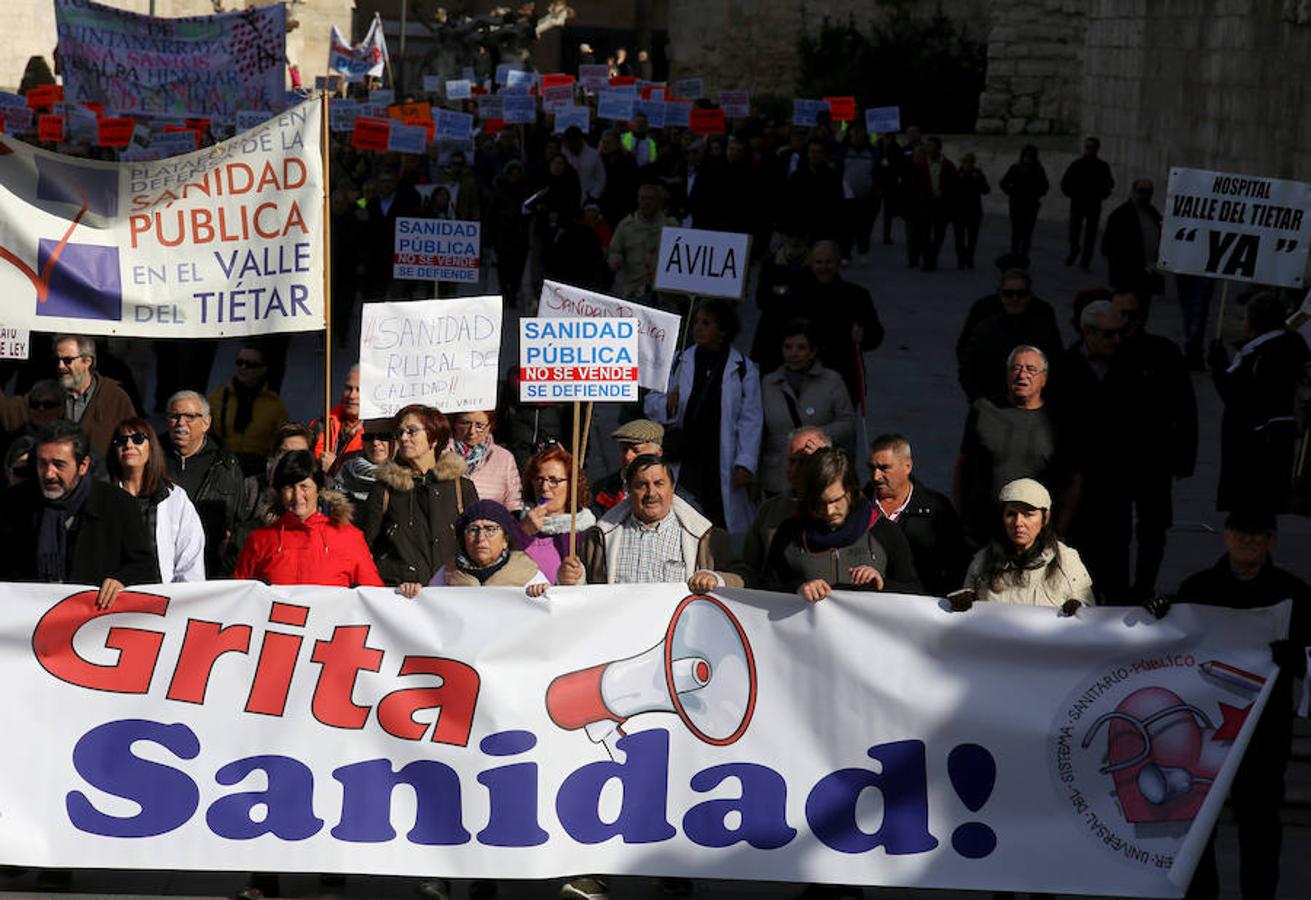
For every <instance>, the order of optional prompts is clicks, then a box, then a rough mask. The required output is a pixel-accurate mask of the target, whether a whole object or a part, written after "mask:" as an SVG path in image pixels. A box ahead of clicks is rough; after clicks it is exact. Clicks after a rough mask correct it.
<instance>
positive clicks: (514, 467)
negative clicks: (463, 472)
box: [446, 434, 523, 512]
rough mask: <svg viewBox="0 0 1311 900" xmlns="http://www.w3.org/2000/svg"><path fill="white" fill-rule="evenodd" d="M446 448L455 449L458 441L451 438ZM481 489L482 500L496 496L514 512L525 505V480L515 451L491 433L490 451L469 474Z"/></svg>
mask: <svg viewBox="0 0 1311 900" xmlns="http://www.w3.org/2000/svg"><path fill="white" fill-rule="evenodd" d="M446 449H447V450H450V451H451V452H456V451H455V441H454V439H452V440H451V442H450V443H449V444H447V445H446ZM467 477H468V478H469V479H470V480H472V481H473V486H474V487H476V488H477V489H478V499H479V500H495V501H496V502H497V503H499V504H501V505H502V506H504V507H505V508H506V509H508V510H510V511H511V512H514V511H515V510H518V509H522V508H523V484H522V483H521V482H520V480H519V464H518V463H517V462H515V459H514V454H513V453H511V452H510V451H509V450H506V449H505V448H504V447H500V446H498V445H497V443H496V441H495V440H494V439H493V438H492V436H491V435H490V434H489V435H488V436H487V453H486V455H484V456H483V458H482V461H481V462H480V463H478V468H476V469H474V470H473V472H472V473H470V474H469V475H468V476H467Z"/></svg>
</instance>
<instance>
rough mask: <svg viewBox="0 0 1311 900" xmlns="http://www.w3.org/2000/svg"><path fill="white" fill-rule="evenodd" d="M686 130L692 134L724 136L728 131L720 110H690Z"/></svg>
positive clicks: (722, 112)
mask: <svg viewBox="0 0 1311 900" xmlns="http://www.w3.org/2000/svg"><path fill="white" fill-rule="evenodd" d="M688 128H690V129H691V131H692V133H693V134H724V133H725V132H726V131H727V130H728V127H727V125H726V124H725V123H724V111H723V110H722V109H694V110H692V115H691V118H690V120H689V121H688Z"/></svg>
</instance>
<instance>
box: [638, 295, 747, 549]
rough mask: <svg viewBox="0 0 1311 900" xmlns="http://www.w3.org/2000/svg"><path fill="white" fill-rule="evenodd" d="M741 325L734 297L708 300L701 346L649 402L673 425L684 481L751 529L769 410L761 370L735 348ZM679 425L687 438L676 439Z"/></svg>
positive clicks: (712, 514) (702, 308)
mask: <svg viewBox="0 0 1311 900" xmlns="http://www.w3.org/2000/svg"><path fill="white" fill-rule="evenodd" d="M737 332H738V319H737V313H736V312H735V311H734V309H733V306H732V304H730V303H728V302H727V301H724V300H705V301H702V303H701V304H700V305H699V306H698V307H697V308H696V312H695V313H694V314H693V316H692V342H693V346H691V347H688V348H687V349H686V350H684V351H683V352H682V353H681V354H679V357H678V360H677V361H676V363H675V365H674V370H673V372H672V373H671V374H670V377H669V392H668V393H659V392H653V393H651V394H648V395H647V397H646V403H645V409H646V415H647V418H649V419H651V420H652V421H654V422H659V423H660V424H662V425H665V426H666V431H665V450H666V452H671V451H672V453H671V455H673V456H675V457H676V461H677V463H678V485H679V487H680V488H682V489H683V490H684V491H687V492H688V493H690V494H692V496H694V497H695V498H696V500H697V502H698V503H699V504H700V505H701V510H702V512H703V513H704V514H705V516H706V518H708V519H709V520H710V521H711V522H713V523H714V524H715V525H718V526H720V527H722V528H726V529H727V530H728V531H730V532H732V533H744V532H746V531H747V530H748V529H749V528H750V527H751V520H752V518H753V517H754V515H755V507H754V505H753V504H752V502H751V497H750V495H749V494H748V488H750V487H751V485H752V483H753V482H754V481H755V477H756V470H757V466H758V464H759V460H760V435H761V430H762V428H763V422H764V412H763V410H762V409H761V405H760V372H759V370H758V369H757V368H756V365H755V363H753V362H751V360H749V359H747V358H746V357H745V356H743V355H742V353H741V352H740V351H738V350H737V349H736V348H735V347H733V338H734V337H735V336H736V335H737ZM671 430H672V431H674V432H675V434H678V433H679V432H680V431H681V438H679V439H675V440H673V441H671V440H670V432H671ZM711 435H718V437H719V440H718V441H714V440H711V438H710V436H711ZM679 443H682V445H683V446H682V447H678V446H677V445H678V444H679Z"/></svg>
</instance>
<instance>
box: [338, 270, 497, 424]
mask: <svg viewBox="0 0 1311 900" xmlns="http://www.w3.org/2000/svg"><path fill="white" fill-rule="evenodd" d="M501 319H502V308H501V298H500V297H499V296H487V297H451V298H449V299H445V300H404V301H396V302H382V303H366V304H364V312H363V320H362V322H361V324H360V417H361V418H363V419H373V418H381V417H384V416H392V415H395V414H396V411H397V410H399V409H401V408H402V407H405V406H409V405H410V404H411V403H422V404H424V405H425V406H435V407H437V408H438V409H440V410H441V411H442V412H445V413H454V412H463V411H466V410H484V409H495V408H496V378H497V373H498V369H497V364H498V359H499V356H500V352H501Z"/></svg>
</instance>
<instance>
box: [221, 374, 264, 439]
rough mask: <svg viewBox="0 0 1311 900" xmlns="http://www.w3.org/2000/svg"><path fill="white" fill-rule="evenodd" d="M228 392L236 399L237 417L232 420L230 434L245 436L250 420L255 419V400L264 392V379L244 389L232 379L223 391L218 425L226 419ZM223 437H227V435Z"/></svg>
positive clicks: (238, 382)
mask: <svg viewBox="0 0 1311 900" xmlns="http://www.w3.org/2000/svg"><path fill="white" fill-rule="evenodd" d="M228 390H231V391H232V393H233V395H235V396H236V398H237V415H236V417H235V418H234V419H233V420H232V433H233V434H245V433H246V429H247V428H249V427H250V420H251V419H253V418H254V417H255V398H257V397H258V396H259V393H260V391H262V390H264V379H262V378H261V379H260V381H259V383H258V384H256V385H255V386H254V387H246V386H245V385H244V384H242V383H241V382H240V381H238V380H237V379H235V378H234V379H232V383H231V384H229V385H228V386H227V388H226V389H225V390H224V391H223V408H222V409H221V410H219V422H220V423H222V422H226V421H227V418H228V415H227V413H228ZM219 427H223V426H222V425H220V426H219ZM223 436H224V437H227V434H226V433H225V434H224V435H223Z"/></svg>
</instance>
